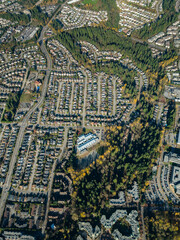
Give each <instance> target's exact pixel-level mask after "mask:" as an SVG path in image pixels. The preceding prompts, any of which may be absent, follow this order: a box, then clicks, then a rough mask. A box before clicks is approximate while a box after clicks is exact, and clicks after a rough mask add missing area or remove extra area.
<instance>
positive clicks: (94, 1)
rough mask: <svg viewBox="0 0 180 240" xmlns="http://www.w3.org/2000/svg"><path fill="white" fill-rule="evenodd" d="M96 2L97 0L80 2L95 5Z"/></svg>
mask: <svg viewBox="0 0 180 240" xmlns="http://www.w3.org/2000/svg"><path fill="white" fill-rule="evenodd" d="M97 2H98V0H84V1H83V2H82V3H84V4H92V5H95V4H97Z"/></svg>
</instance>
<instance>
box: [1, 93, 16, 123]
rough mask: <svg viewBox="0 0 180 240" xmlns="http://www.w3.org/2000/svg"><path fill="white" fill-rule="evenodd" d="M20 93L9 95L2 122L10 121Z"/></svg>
mask: <svg viewBox="0 0 180 240" xmlns="http://www.w3.org/2000/svg"><path fill="white" fill-rule="evenodd" d="M19 100H20V93H11V94H10V95H9V98H8V100H7V103H6V108H5V112H4V115H3V119H2V121H8V122H9V121H12V120H13V118H14V115H15V113H16V109H17V107H18V105H19Z"/></svg>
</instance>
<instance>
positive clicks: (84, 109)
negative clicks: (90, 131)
mask: <svg viewBox="0 0 180 240" xmlns="http://www.w3.org/2000/svg"><path fill="white" fill-rule="evenodd" d="M82 72H83V74H84V75H85V81H84V104H83V116H82V117H83V120H82V126H83V127H85V118H86V94H87V79H88V77H87V74H86V72H85V70H84V69H82Z"/></svg>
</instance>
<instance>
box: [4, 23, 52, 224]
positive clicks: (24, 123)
mask: <svg viewBox="0 0 180 240" xmlns="http://www.w3.org/2000/svg"><path fill="white" fill-rule="evenodd" d="M47 27H48V26H47V25H46V26H45V27H43V29H42V31H41V35H40V37H39V40H38V42H39V44H40V48H41V51H42V53H44V55H45V56H46V59H47V71H46V75H45V78H44V83H43V87H42V92H41V96H40V98H39V101H38V102H37V103H36V104H35V105H34V106H33V107H32V108H31V109H30V110H29V112H28V113H27V114H26V116H25V117H24V119H23V121H22V122H21V126H20V129H19V133H18V137H17V140H16V145H15V148H14V150H13V154H12V158H11V162H10V165H9V170H8V173H7V176H6V180H5V184H4V185H3V189H2V194H1V198H0V222H1V218H2V215H3V211H4V207H5V204H6V200H7V197H8V192H9V190H10V187H11V180H12V175H13V169H14V166H15V164H16V159H17V156H18V153H19V148H20V146H21V142H22V139H23V135H24V132H25V129H26V126H27V123H28V120H29V118H30V116H31V114H32V113H33V112H34V111H35V110H36V109H37V108H39V107H40V106H41V105H42V103H43V101H44V98H45V96H46V92H47V86H48V80H49V76H50V73H51V69H52V60H51V57H50V56H49V54H48V52H47V49H46V46H45V44H44V42H43V38H44V33H45V31H46V30H47Z"/></svg>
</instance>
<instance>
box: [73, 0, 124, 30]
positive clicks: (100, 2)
mask: <svg viewBox="0 0 180 240" xmlns="http://www.w3.org/2000/svg"><path fill="white" fill-rule="evenodd" d="M83 3H85V5H84V6H83V5H82V4H79V3H77V6H78V7H79V8H83V9H89V10H92V11H107V13H108V21H107V22H106V23H105V25H106V26H107V27H110V28H118V25H119V19H120V18H119V8H118V7H117V5H116V0H94V1H93V0H84V1H83Z"/></svg>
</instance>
